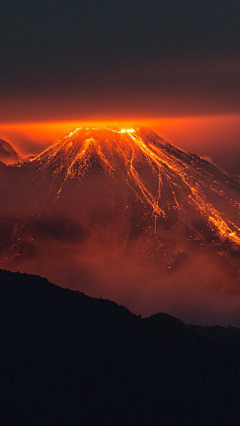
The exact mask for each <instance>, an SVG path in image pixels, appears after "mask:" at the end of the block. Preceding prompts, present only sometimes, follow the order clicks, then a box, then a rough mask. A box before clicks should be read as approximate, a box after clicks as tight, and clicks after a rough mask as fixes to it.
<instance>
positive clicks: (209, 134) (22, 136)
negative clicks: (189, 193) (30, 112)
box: [0, 114, 240, 173]
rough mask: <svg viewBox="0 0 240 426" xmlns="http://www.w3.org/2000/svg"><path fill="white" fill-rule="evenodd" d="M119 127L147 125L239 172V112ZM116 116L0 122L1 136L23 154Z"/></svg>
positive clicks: (131, 121) (123, 122)
mask: <svg viewBox="0 0 240 426" xmlns="http://www.w3.org/2000/svg"><path fill="white" fill-rule="evenodd" d="M116 122H117V124H118V125H119V127H122V128H124V127H126V128H128V127H129V126H130V127H134V126H144V127H149V128H151V129H153V130H155V131H156V132H157V133H158V134H159V135H161V136H162V137H163V138H165V139H166V140H168V141H169V142H171V143H173V144H176V145H177V146H179V147H180V148H182V149H184V150H187V151H190V152H192V153H196V154H198V155H200V156H204V157H207V158H208V157H209V159H211V160H212V161H213V162H216V163H217V164H219V165H220V166H221V167H222V168H225V169H226V170H229V171H231V172H234V173H239V172H240V170H238V164H239V160H240V154H239V142H240V126H239V123H240V115H239V114H232V115H213V116H198V117H171V118H165V117H164V118H146V119H143V118H141V119H140V120H138V119H136V118H133V119H128V120H126V119H124V120H121V118H120V119H117V120H116ZM114 123H115V121H114V120H107V121H105V122H103V121H89V120H88V121H86V120H85V121H81V120H79V121H59V122H29V123H27V122H19V123H2V124H0V139H1V138H2V139H5V140H7V141H9V142H10V143H11V144H13V146H14V147H15V148H16V149H17V150H18V151H19V152H20V153H21V154H22V155H23V156H25V155H31V154H33V155H34V154H37V153H39V152H41V151H42V150H43V149H45V148H46V147H48V146H49V145H51V144H53V143H54V142H56V140H57V139H58V138H59V137H60V136H61V135H62V134H63V133H65V132H66V131H68V130H69V129H74V128H76V127H79V126H83V127H84V126H89V127H91V126H95V125H103V124H104V125H112V124H114Z"/></svg>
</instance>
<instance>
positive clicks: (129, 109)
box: [0, 0, 240, 172]
mask: <svg viewBox="0 0 240 426" xmlns="http://www.w3.org/2000/svg"><path fill="white" fill-rule="evenodd" d="M0 16H1V25H0V39H1V43H0V58H1V67H0V83H1V84H0V98H1V103H0V124H1V125H5V124H8V123H13V122H15V123H19V122H20V123H22V122H27V123H29V122H36V121H44V122H51V121H55V122H62V121H65V122H66V121H80V120H107V119H114V120H115V119H116V120H118V119H120V118H121V119H128V118H130V119H132V118H133V117H134V118H137V119H138V118H139V119H145V118H164V117H165V118H169V117H172V118H174V117H175V118H176V117H200V116H205V117H215V116H216V117H217V116H218V117H219V116H221V115H224V116H225V121H224V123H226V125H227V128H228V129H230V133H231V134H230V133H229V130H228V134H227V131H226V132H225V134H224V132H222V130H221V131H220V130H219V119H218V121H216V122H212V124H211V128H209V132H210V133H211V137H214V131H215V139H216V141H217V140H218V144H220V145H221V144H222V145H224V146H225V144H226V140H228V135H229V137H230V136H231V138H232V141H233V145H234V147H236V146H238V143H239V140H240V130H239V125H238V119H236V116H238V114H240V111H239V110H240V103H239V99H240V56H239V51H240V46H239V42H240V25H239V22H240V3H239V2H237V1H236V0H234V1H233V0H224V1H223V0H208V1H205V0H198V1H196V0H189V1H186V0H166V1H159V0H158V1H157V0H155V1H153V0H151V1H146V0H145V1H142V0H138V1H130V2H129V1H126V0H123V1H99V0H98V1H93V0H88V1H79V0H78V1H77V0H70V1H64V2H63V1H62V2H59V1H56V0H51V1H46V0H41V1H40V0H34V1H33V0H29V1H24V0H23V1H19V0H18V1H17V0H7V1H6V0H2V1H1V2H0ZM233 115H234V117H235V119H234V123H235V124H234V128H233V127H232V121H231V120H229V121H228V122H227V120H226V116H229V117H232V116H233ZM179 126H180V125H179ZM159 127H160V126H159ZM180 127H181V128H180ZM180 127H179V129H180V130H179V135H180V134H181V135H182V139H183V140H185V138H186V143H187V145H184V143H182V140H181V138H178V137H177V138H176V139H174V137H175V134H178V131H177V130H178V129H177V128H175V131H174V132H173V133H174V135H173V136H174V137H173V142H176V143H177V144H179V145H180V146H182V147H183V148H188V146H189V145H191V144H192V143H193V142H194V138H196V139H195V142H196V141H197V143H200V142H199V140H200V139H199V123H197V124H196V126H195V127H194V126H192V127H191V135H192V137H191V138H190V139H189V134H187V133H184V132H182V129H183V128H186V126H185V124H184V123H182V125H181V126H180ZM206 129H207V128H206ZM206 129H205V130H206ZM188 133H189V131H188ZM210 133H209V134H210ZM9 134H10V133H9ZM222 135H223V136H222ZM1 136H2V137H3V136H4V134H2V133H1ZM7 136H8V134H7ZM166 136H167V137H170V139H171V136H172V134H171V132H166ZM207 136H208V131H207V130H206V131H205V133H203V134H202V139H204V140H209V138H210V137H207ZM206 137H207V139H205V138H206ZM187 138H188V139H187ZM10 141H11V140H10ZM13 141H14V138H13ZM48 142H49V141H46V143H48ZM230 142H231V141H230ZM195 145H196V143H195ZM195 145H194V148H193V149H194V150H195V152H197V153H200V154H203V155H205V154H206V155H211V156H212V155H213V153H212V150H211V149H210V150H209V151H208V150H204V151H201V149H200V150H198V149H196V148H195ZM224 156H226V152H225V153H224ZM234 157H236V149H235V148H234ZM216 160H217V161H218V160H219V159H218V158H216ZM229 161H232V160H231V159H230V160H229ZM233 161H234V159H233ZM238 162H239V161H238ZM220 163H221V161H220ZM223 165H224V164H221V166H223ZM234 170H235V171H236V167H235V166H234ZM239 172H240V171H239Z"/></svg>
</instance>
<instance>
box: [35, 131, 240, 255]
mask: <svg viewBox="0 0 240 426" xmlns="http://www.w3.org/2000/svg"><path fill="white" fill-rule="evenodd" d="M28 164H29V163H28ZM29 165H30V164H29ZM93 165H94V168H95V170H101V172H102V173H105V174H107V175H109V177H110V178H111V179H112V180H113V181H114V180H116V179H122V180H123V181H124V182H126V184H127V186H128V187H129V188H130V189H131V190H132V191H133V192H134V194H135V197H136V199H138V200H140V201H141V203H143V205H145V206H148V207H149V208H150V213H151V214H152V216H153V218H154V221H155V229H156V228H157V223H158V220H164V218H165V219H166V220H167V218H168V217H169V216H172V217H173V218H175V220H176V214H177V217H178V220H179V221H180V222H185V223H186V222H188V225H189V226H190V227H193V226H194V225H193V222H194V221H193V220H192V219H191V220H190V219H189V218H190V217H192V216H194V217H195V219H194V220H195V222H197V221H199V217H201V218H202V220H203V221H204V222H206V223H207V225H208V227H209V228H210V229H211V230H212V232H214V234H216V235H218V237H219V238H220V239H221V240H222V241H228V242H229V243H231V244H232V245H233V246H235V247H238V246H240V223H239V212H240V192H239V184H238V183H237V182H236V181H235V180H234V179H231V178H230V177H229V176H227V175H226V174H224V173H223V172H221V171H220V170H219V169H217V168H216V167H215V166H213V165H211V164H210V163H208V162H206V161H204V160H202V159H201V158H199V157H197V156H195V155H192V154H189V153H186V152H184V151H182V150H180V149H178V148H176V147H174V146H173V145H171V144H169V143H167V142H165V141H164V140H163V139H161V138H160V137H159V136H158V135H156V134H155V133H154V132H151V131H149V130H145V129H136V130H134V129H132V128H130V129H118V128H117V127H116V128H112V129H109V128H105V127H102V128H77V129H76V130H74V131H71V132H70V133H68V134H67V135H64V136H63V137H62V138H61V139H59V140H58V142H57V143H56V144H54V145H53V146H51V147H50V148H48V149H46V150H45V151H44V152H43V153H41V154H40V155H38V156H37V157H35V158H34V159H32V160H31V167H35V168H36V170H37V174H41V175H42V176H45V177H46V176H50V177H51V179H52V181H53V182H55V185H54V188H56V186H57V191H56V194H55V195H56V200H57V198H58V197H59V196H60V195H61V192H62V190H63V188H64V186H65V185H66V184H67V183H68V182H69V181H70V180H71V179H74V178H78V179H80V180H83V179H85V178H86V177H87V176H88V175H89V174H90V173H91V171H92V170H93ZM51 190H52V189H51V188H50V189H49V193H50V192H51ZM56 200H55V201H56Z"/></svg>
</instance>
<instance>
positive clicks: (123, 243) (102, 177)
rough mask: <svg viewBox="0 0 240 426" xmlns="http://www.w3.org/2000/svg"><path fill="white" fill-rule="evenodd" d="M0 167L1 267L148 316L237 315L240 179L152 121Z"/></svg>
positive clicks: (89, 133) (88, 135)
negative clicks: (149, 126) (161, 132)
mask: <svg viewBox="0 0 240 426" xmlns="http://www.w3.org/2000/svg"><path fill="white" fill-rule="evenodd" d="M0 173H1V174H2V179H1V184H0V191H1V192H2V193H3V194H4V195H3V196H4V198H5V202H4V205H2V207H1V219H2V220H1V231H0V232H1V233H0V238H1V246H0V247H1V258H0V266H1V267H6V268H8V269H9V268H11V269H20V270H22V271H27V272H35V273H39V274H41V275H46V276H48V277H49V278H50V279H51V280H55V282H57V283H61V284H62V285H65V286H66V285H67V286H68V287H70V286H72V287H74V288H79V289H81V290H84V291H86V292H87V293H88V294H90V295H96V296H103V297H109V298H113V299H114V300H116V301H118V302H121V303H123V304H125V305H126V304H128V307H130V308H132V309H134V310H135V311H136V312H139V311H141V313H143V314H149V313H152V312H154V311H159V310H167V311H168V312H169V313H173V314H175V315H176V314H179V315H181V317H182V318H184V316H185V318H186V319H189V320H194V319H195V317H194V315H195V314H194V312H195V313H196V312H199V316H200V311H201V309H202V308H203V307H204V308H206V311H207V313H206V315H205V317H206V320H208V321H209V320H210V318H211V319H213V320H214V318H217V316H219V317H220V315H219V312H220V310H221V311H222V313H223V315H224V316H226V318H228V319H229V318H230V317H229V315H230V313H231V315H235V310H237V303H238V294H239V291H240V288H239V284H240V283H239V254H240V215H239V210H240V185H239V183H238V182H237V181H236V180H234V179H233V178H231V177H229V176H228V175H226V174H225V173H223V172H222V171H221V170H219V169H218V168H217V167H216V166H214V165H212V164H210V163H208V162H207V161H205V160H203V159H201V158H199V157H197V156H196V155H192V154H189V153H186V152H184V151H182V150H180V149H178V148H176V147H175V146H173V145H171V144H169V143H167V142H165V141H164V140H163V139H161V138H160V137H159V136H158V135H156V134H155V133H153V132H151V131H149V130H146V129H137V130H136V129H122V130H121V129H118V128H112V129H107V128H78V129H76V130H75V131H72V132H70V133H69V134H66V135H64V136H63V137H62V138H61V139H59V141H58V142H57V143H56V144H54V145H52V146H51V147H49V148H48V149H47V150H45V151H44V152H43V153H41V154H40V155H38V156H36V157H34V158H32V159H29V160H26V161H25V162H24V161H23V162H21V163H19V164H18V165H13V166H9V167H5V168H3V170H2V169H0ZM6 189H7V191H6ZM10 191H13V193H15V194H16V195H15V197H14V199H13V197H10V195H9V194H10ZM233 294H234V296H233ZM231 295H232V296H231ZM145 302H146V303H145ZM193 303H195V304H196V307H195V309H192V306H193ZM215 311H217V312H215ZM196 315H197V316H198V314H196ZM196 318H197V317H196ZM234 321H235V319H234Z"/></svg>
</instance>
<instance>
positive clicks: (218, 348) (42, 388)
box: [0, 270, 240, 426]
mask: <svg viewBox="0 0 240 426" xmlns="http://www.w3.org/2000/svg"><path fill="white" fill-rule="evenodd" d="M0 294H1V301H2V302H1V305H2V306H1V324H2V327H1V329H2V341H3V363H2V372H1V373H2V378H3V385H4V388H3V389H4V391H3V396H4V398H3V402H4V405H3V407H4V409H3V413H4V417H5V422H4V423H2V424H6V425H15V424H18V425H20V424H24V425H33V424H34V425H43V424H46V425H48V424H49V425H50V424H51V425H55V424H56V425H59V424H61V425H64V424H68V425H76V424H83V425H93V426H95V425H119V426H120V425H126V424H127V425H129V426H135V425H149V424H150V425H159V424H161V425H184V426H185V425H212V424H213V423H214V422H217V423H218V424H220V425H226V424H231V425H235V424H236V425H237V424H238V421H239V414H240V412H239V383H240V371H239V359H240V329H236V328H233V327H230V328H224V327H218V326H215V327H200V326H192V325H186V324H184V323H183V322H182V321H180V320H178V319H176V318H174V317H171V316H169V315H167V314H164V313H160V314H157V315H153V316H151V317H148V318H141V317H140V316H136V315H134V314H132V313H131V312H130V311H129V310H128V309H127V308H125V307H123V306H119V305H117V304H116V303H115V302H111V301H108V300H101V299H93V298H90V297H88V296H86V295H85V294H83V293H81V292H80V293H78V292H74V291H72V290H69V289H63V288H61V287H58V286H55V285H53V284H51V283H49V282H48V280H47V279H44V278H41V277H39V276H34V275H27V274H20V273H11V272H8V271H5V270H0Z"/></svg>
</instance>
